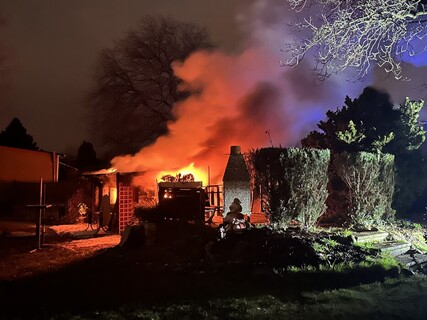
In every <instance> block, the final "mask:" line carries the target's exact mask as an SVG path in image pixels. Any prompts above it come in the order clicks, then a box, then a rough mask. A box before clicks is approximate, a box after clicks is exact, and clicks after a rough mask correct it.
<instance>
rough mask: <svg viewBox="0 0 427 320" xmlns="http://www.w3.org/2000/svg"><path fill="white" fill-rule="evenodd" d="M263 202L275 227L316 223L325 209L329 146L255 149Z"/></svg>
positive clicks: (254, 164)
mask: <svg viewBox="0 0 427 320" xmlns="http://www.w3.org/2000/svg"><path fill="white" fill-rule="evenodd" d="M251 159H252V162H253V168H254V169H255V177H256V183H257V184H258V185H260V186H261V189H262V205H263V208H264V210H265V212H266V213H267V215H268V216H269V218H270V222H271V223H272V225H273V226H274V227H277V228H285V227H287V226H288V225H289V223H290V221H291V220H296V221H298V222H299V223H300V225H301V227H303V228H310V227H313V226H314V225H315V223H316V221H317V219H318V218H319V216H320V215H321V214H323V213H324V211H325V209H326V204H325V201H326V198H327V195H328V193H327V182H328V175H327V169H328V164H329V160H330V153H329V150H320V149H308V148H307V149H301V148H288V149H285V148H264V149H258V150H255V151H253V152H252V157H251Z"/></svg>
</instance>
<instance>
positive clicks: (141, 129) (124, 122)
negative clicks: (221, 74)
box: [89, 17, 212, 154]
mask: <svg viewBox="0 0 427 320" xmlns="http://www.w3.org/2000/svg"><path fill="white" fill-rule="evenodd" d="M211 47H212V45H211V43H210V42H209V41H208V35H207V33H206V30H205V29H203V28H200V27H198V26H196V25H194V24H188V23H182V22H177V21H175V20H173V19H166V18H153V17H145V18H143V19H142V20H141V22H140V24H139V26H138V27H137V28H136V29H135V30H131V31H129V32H128V33H127V35H126V36H125V37H124V38H123V39H122V40H120V41H118V42H117V43H116V45H115V46H114V47H113V48H111V49H105V50H103V51H102V53H101V55H100V57H99V61H98V66H97V71H96V74H95V87H94V89H93V91H92V92H91V94H90V96H89V107H90V111H91V115H92V116H91V118H92V123H91V126H92V129H93V133H94V136H95V138H97V140H98V141H99V142H100V143H101V144H102V145H104V146H105V147H108V148H109V149H110V150H112V151H113V153H115V154H120V153H122V154H123V153H134V152H136V151H138V150H139V149H140V148H141V147H143V146H145V145H147V144H149V143H152V142H153V141H154V140H155V139H156V138H157V137H159V136H160V135H162V134H165V133H166V131H167V126H166V124H167V122H168V121H171V120H173V119H174V117H173V115H172V112H171V110H172V108H173V106H174V104H175V103H176V102H177V101H179V100H181V99H183V98H185V97H187V96H188V94H189V93H188V92H184V91H179V90H178V86H179V83H180V79H178V78H177V77H176V76H175V75H174V72H173V70H172V66H171V64H172V62H174V61H183V60H184V59H186V58H187V57H188V56H189V55H190V54H191V53H193V52H195V51H197V50H200V49H207V48H211Z"/></svg>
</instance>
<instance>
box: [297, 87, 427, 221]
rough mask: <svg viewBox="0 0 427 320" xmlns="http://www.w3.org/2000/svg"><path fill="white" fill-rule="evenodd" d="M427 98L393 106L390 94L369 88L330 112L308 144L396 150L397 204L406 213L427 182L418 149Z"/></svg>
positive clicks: (304, 142)
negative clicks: (421, 112) (421, 117)
mask: <svg viewBox="0 0 427 320" xmlns="http://www.w3.org/2000/svg"><path fill="white" fill-rule="evenodd" d="M423 105H424V102H423V101H411V100H409V99H406V101H405V102H404V103H403V104H401V105H400V106H394V105H393V104H392V103H391V101H390V96H389V95H388V94H387V93H385V92H381V91H378V90H376V89H374V88H370V87H368V88H365V90H364V91H363V93H362V94H361V95H360V96H359V97H358V98H356V99H354V100H351V99H350V98H349V97H346V99H345V106H343V107H342V108H341V109H337V110H336V111H330V110H329V111H327V113H326V117H327V120H326V121H320V123H319V124H318V127H319V129H320V130H321V132H319V131H312V132H310V133H309V134H308V136H307V137H305V138H304V139H302V141H301V144H302V146H303V147H312V148H320V149H324V148H327V149H330V150H331V151H332V152H333V153H340V152H343V151H347V152H355V151H368V152H385V153H390V154H393V155H395V168H396V186H395V196H394V200H393V201H394V203H393V208H394V209H396V210H397V211H398V212H401V213H402V212H405V211H407V210H408V209H410V208H411V205H412V204H413V203H414V201H415V200H416V199H417V198H418V197H419V196H420V195H421V194H422V192H423V190H424V189H425V188H426V187H427V178H425V177H426V175H427V159H425V157H424V156H423V154H422V153H421V152H420V151H419V148H420V146H421V144H422V143H423V142H424V141H425V134H426V132H425V131H424V129H423V127H422V125H421V124H420V123H419V121H418V117H419V114H420V111H421V109H422V107H423Z"/></svg>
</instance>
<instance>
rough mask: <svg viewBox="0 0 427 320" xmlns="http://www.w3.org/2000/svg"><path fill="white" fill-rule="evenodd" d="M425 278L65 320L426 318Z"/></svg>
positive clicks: (104, 312)
mask: <svg viewBox="0 0 427 320" xmlns="http://www.w3.org/2000/svg"><path fill="white" fill-rule="evenodd" d="M426 301H427V279H426V278H425V277H412V278H407V279H398V280H396V279H395V280H387V281H386V282H384V283H373V284H369V285H360V286H355V287H352V288H348V289H338V290H331V291H324V292H309V293H302V294H301V296H300V298H298V299H296V300H291V301H289V300H286V299H282V298H280V297H278V296H274V295H260V296H254V297H245V298H233V297H230V298H212V299H208V300H207V301H205V302H203V303H200V302H192V301H187V302H182V303H172V304H167V305H156V306H152V307H144V306H123V307H122V308H120V309H119V310H99V311H95V312H92V313H87V314H58V315H55V316H52V317H50V319H52V320H62V319H74V320H84V319H117V320H119V319H153V320H163V319H171V320H173V319H177V320H178V319H179V320H184V319H206V320H211V319H212V320H213V319H218V320H220V319H221V320H222V319H236V320H237V319H243V320H245V319H269V320H270V319H328V320H331V319H344V318H345V319H427V304H426Z"/></svg>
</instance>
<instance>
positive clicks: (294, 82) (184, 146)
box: [112, 1, 349, 187]
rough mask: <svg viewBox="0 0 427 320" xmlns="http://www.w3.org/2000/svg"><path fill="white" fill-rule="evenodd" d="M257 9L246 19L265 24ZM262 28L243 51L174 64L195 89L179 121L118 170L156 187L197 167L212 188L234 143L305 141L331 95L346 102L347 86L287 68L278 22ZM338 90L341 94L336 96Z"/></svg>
mask: <svg viewBox="0 0 427 320" xmlns="http://www.w3.org/2000/svg"><path fill="white" fill-rule="evenodd" d="M264 2H265V1H259V3H261V4H262V3H264ZM256 9H257V10H253V11H254V12H255V11H257V14H259V15H260V17H255V16H254V12H252V11H250V13H249V15H252V18H253V19H246V20H245V19H243V20H242V19H240V20H241V21H243V22H242V24H247V22H246V21H255V22H260V21H261V22H263V21H264V20H263V19H265V17H263V16H262V14H261V13H259V12H260V10H259V9H260V8H256ZM263 9H264V10H268V6H265V7H263ZM240 18H241V17H240ZM255 25H256V26H257V28H258V29H257V32H252V34H253V35H255V36H257V37H258V36H259V35H260V34H262V32H261V31H262V30H261V29H262V28H264V29H265V30H266V32H265V33H264V35H268V36H266V37H265V39H263V40H260V39H256V41H249V40H248V41H247V42H248V43H249V45H248V46H247V49H246V50H244V51H243V52H241V53H239V54H226V53H223V52H221V51H210V52H206V51H203V52H197V53H195V54H193V55H191V56H190V57H189V58H188V59H187V60H186V61H184V62H176V63H174V64H173V68H174V71H175V73H176V75H177V76H178V77H179V78H181V79H182V80H183V81H184V86H183V87H184V88H183V89H189V90H191V91H192V92H195V93H194V94H193V95H191V96H190V97H189V98H188V99H186V100H185V101H182V102H180V103H178V104H177V105H176V106H175V107H174V113H175V116H176V119H177V120H176V121H174V122H171V123H170V124H169V126H168V128H169V134H168V135H165V136H162V137H160V138H158V139H157V141H156V142H155V143H154V144H153V145H150V146H148V147H146V148H144V149H142V150H141V151H139V152H138V153H136V154H135V155H127V156H121V157H116V158H114V159H113V161H112V164H113V167H114V168H115V169H117V170H118V171H120V172H129V171H139V172H144V174H142V175H141V176H139V177H138V178H137V179H135V181H134V182H135V183H137V184H139V185H142V186H145V187H149V186H153V185H154V184H155V181H156V179H158V178H159V176H161V175H162V173H163V172H173V173H178V172H181V170H183V169H181V168H186V167H187V166H190V165H192V164H193V165H194V168H192V169H191V173H192V174H193V175H195V176H196V180H203V182H204V185H206V183H207V176H208V173H207V172H208V168H210V182H211V183H212V184H215V183H222V181H221V180H222V175H223V173H224V169H225V165H226V161H227V159H228V153H229V148H230V146H231V145H239V146H241V148H242V151H243V152H247V151H248V150H250V149H251V148H258V147H267V146H271V144H273V145H274V146H279V145H282V146H290V145H297V144H298V143H299V140H300V138H301V137H302V135H305V134H307V133H308V131H309V130H312V129H314V123H315V122H317V121H318V120H320V118H321V117H322V116H323V114H324V111H325V109H326V108H331V107H335V106H336V104H335V103H334V104H333V105H332V106H331V105H330V103H331V96H332V97H335V96H338V97H339V100H337V102H336V103H339V104H341V102H342V101H343V99H344V97H345V94H344V93H341V92H340V90H339V89H340V87H341V83H334V82H333V81H330V84H329V85H328V87H326V86H312V85H311V84H312V81H311V76H310V74H309V73H307V74H304V73H302V72H299V71H295V69H287V68H281V67H280V45H281V43H280V42H278V43H276V44H275V45H272V42H270V41H276V39H275V37H274V27H272V26H271V25H264V26H260V25H262V23H255ZM280 32H281V31H280ZM282 37H283V34H282ZM276 38H277V37H276ZM255 43H256V44H255ZM273 44H274V43H273ZM332 88H333V90H332ZM333 91H335V92H337V93H334V94H333V95H332V94H331V93H330V92H333ZM342 91H344V90H342ZM346 93H347V94H348V93H349V92H346ZM332 100H333V99H332ZM325 101H328V102H327V104H326V107H325ZM338 101H339V102H338ZM322 102H323V103H322ZM313 115H315V116H313ZM266 132H268V133H269V134H267V133H266ZM270 138H271V140H270ZM181 173H184V172H183V171H182V172H181ZM199 174H201V178H198V175H199Z"/></svg>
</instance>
